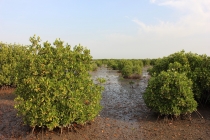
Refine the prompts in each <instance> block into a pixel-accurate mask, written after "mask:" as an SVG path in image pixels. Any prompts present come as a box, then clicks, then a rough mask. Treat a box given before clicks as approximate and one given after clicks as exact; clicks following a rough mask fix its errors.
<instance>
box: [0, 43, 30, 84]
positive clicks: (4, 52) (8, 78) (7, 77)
mask: <svg viewBox="0 0 210 140" xmlns="http://www.w3.org/2000/svg"><path fill="white" fill-rule="evenodd" d="M26 54H27V50H26V47H24V46H21V45H17V44H13V45H12V44H5V43H0V87H2V86H15V85H16V80H17V79H16V71H15V70H16V66H17V65H18V63H19V61H20V57H24V56H25V55H26Z"/></svg>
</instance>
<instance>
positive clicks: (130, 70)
mask: <svg viewBox="0 0 210 140" xmlns="http://www.w3.org/2000/svg"><path fill="white" fill-rule="evenodd" d="M121 72H122V76H123V77H125V78H128V77H130V76H131V75H132V74H133V66H132V64H126V65H125V66H124V67H123V69H122V71H121Z"/></svg>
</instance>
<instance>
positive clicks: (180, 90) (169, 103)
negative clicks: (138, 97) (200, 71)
mask: <svg viewBox="0 0 210 140" xmlns="http://www.w3.org/2000/svg"><path fill="white" fill-rule="evenodd" d="M143 98H144V100H145V103H146V105H147V106H148V107H149V108H151V109H153V110H154V111H155V112H158V113H160V114H161V115H175V116H179V115H180V114H186V113H191V112H193V111H195V110H196V108H197V102H196V101H195V100H194V97H193V92H192V81H191V80H190V79H188V78H187V76H186V75H185V74H184V73H178V72H177V71H170V70H168V71H167V72H165V71H162V72H161V73H160V74H158V75H156V76H153V77H152V78H151V79H150V80H149V83H148V87H147V89H146V91H145V93H144V95H143Z"/></svg>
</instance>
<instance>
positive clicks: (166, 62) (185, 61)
mask: <svg viewBox="0 0 210 140" xmlns="http://www.w3.org/2000/svg"><path fill="white" fill-rule="evenodd" d="M172 63H179V65H176V66H174V68H175V69H176V70H177V71H178V72H184V73H186V75H187V77H188V78H189V79H191V80H192V82H193V87H192V89H193V93H194V94H195V98H196V99H197V100H203V99H204V100H205V99H207V98H208V96H210V78H209V77H210V58H209V57H208V56H206V55H198V54H193V53H185V52H184V51H181V52H177V53H174V54H171V55H169V56H168V57H164V58H162V59H158V60H157V61H156V63H155V65H154V66H153V68H152V69H151V70H150V74H151V75H152V76H155V75H158V74H159V73H160V72H162V71H167V70H168V69H169V68H170V67H171V64H172Z"/></svg>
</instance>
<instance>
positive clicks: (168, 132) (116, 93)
mask: <svg viewBox="0 0 210 140" xmlns="http://www.w3.org/2000/svg"><path fill="white" fill-rule="evenodd" d="M92 75H93V78H94V79H95V78H97V77H103V78H105V79H106V80H107V82H106V84H105V85H104V86H105V91H104V92H103V94H102V97H103V99H102V101H101V105H102V106H103V109H102V111H101V113H100V115H99V116H98V117H96V118H95V120H94V121H92V122H90V123H88V124H87V125H86V126H78V125H75V129H74V130H71V131H70V132H68V131H67V130H64V132H63V134H62V135H60V131H59V129H55V130H54V131H50V132H49V131H46V132H45V131H44V132H43V133H42V131H41V130H40V129H36V130H35V133H34V135H31V134H30V131H31V129H30V127H29V126H26V125H24V124H23V122H22V119H21V118H20V117H17V116H16V113H17V112H16V110H15V109H14V98H15V95H14V94H13V92H14V89H12V88H11V89H6V90H0V140H13V139H14V140H16V139H20V140H22V139H26V140H28V139H46V140H169V139H174V140H209V139H210V107H209V106H206V107H199V110H198V111H199V112H200V113H201V114H202V116H203V117H204V119H201V118H200V117H199V116H198V115H197V114H196V113H193V114H192V118H191V120H190V119H189V118H185V119H183V118H182V119H181V118H178V119H177V120H170V119H169V120H166V119H163V118H159V119H157V115H156V114H154V113H153V112H151V111H149V110H148V109H147V107H146V105H145V104H144V101H143V99H142V94H143V92H144V91H145V88H146V86H147V82H148V75H147V72H146V71H144V72H143V77H142V78H141V79H139V80H138V79H135V80H130V79H128V80H125V79H123V78H121V77H120V75H119V73H117V71H113V70H108V69H106V68H101V69H99V70H98V71H97V72H94V73H92ZM131 81H132V82H131ZM132 83H133V84H132Z"/></svg>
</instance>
